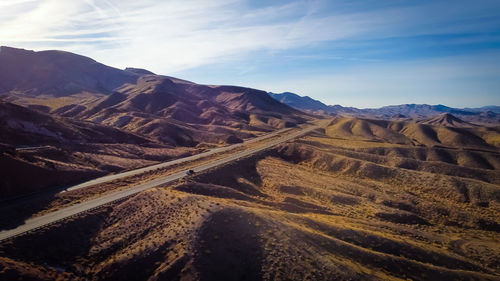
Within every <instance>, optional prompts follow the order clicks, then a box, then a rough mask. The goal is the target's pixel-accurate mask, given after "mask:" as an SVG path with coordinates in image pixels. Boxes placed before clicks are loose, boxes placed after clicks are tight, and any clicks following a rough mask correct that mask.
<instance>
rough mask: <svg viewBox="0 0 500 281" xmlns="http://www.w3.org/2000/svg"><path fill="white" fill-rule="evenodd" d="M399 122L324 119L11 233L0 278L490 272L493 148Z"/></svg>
mask: <svg viewBox="0 0 500 281" xmlns="http://www.w3.org/2000/svg"><path fill="white" fill-rule="evenodd" d="M413 124H416V123H413ZM401 125H403V127H404V124H401ZM351 126H352V128H351ZM398 126H399V125H398V123H391V122H387V121H380V122H378V121H376V120H364V119H340V120H333V121H332V124H330V125H329V126H328V127H327V128H326V133H325V131H323V130H321V129H319V130H317V131H315V132H313V133H311V134H310V135H308V136H304V137H302V138H300V139H297V140H295V141H291V142H288V143H284V144H282V145H280V146H278V147H275V148H273V149H270V150H269V151H263V152H261V153H259V154H257V155H253V156H251V157H248V158H245V159H240V160H238V161H235V162H232V163H228V164H227V165H224V166H221V167H217V168H214V169H213V170H210V171H206V172H203V173H200V174H196V175H194V176H192V177H190V178H188V179H186V180H184V181H181V182H178V183H176V184H172V185H168V186H164V187H158V188H154V189H150V190H147V191H144V192H141V193H140V194H138V195H136V196H133V197H131V198H129V199H127V200H125V201H123V202H117V203H116V204H114V205H111V206H107V207H105V208H101V209H98V210H94V211H93V212H89V213H87V214H85V215H83V216H81V217H78V218H74V219H72V220H68V221H65V222H61V223H59V224H55V225H52V226H49V227H47V228H45V229H42V230H40V231H39V232H37V233H32V234H29V235H26V236H23V237H19V238H16V239H14V240H13V241H10V242H9V243H6V244H4V245H0V254H1V255H2V256H3V257H4V258H3V259H0V267H4V268H6V269H9V270H6V272H7V273H5V274H4V275H3V276H7V274H11V276H15V277H16V278H17V277H18V276H25V277H26V278H27V277H33V278H35V280H43V278H45V279H49V278H50V277H52V278H56V277H57V278H59V279H61V280H79V279H82V280H85V279H88V278H89V276H91V277H93V278H94V279H95V280H123V279H134V280H498V276H500V264H499V263H498V261H499V257H500V250H499V248H498V247H497V245H498V243H499V236H498V232H499V231H500V222H499V215H498V214H499V207H498V206H499V204H498V203H499V200H500V192H499V184H500V177H499V173H498V169H500V162H499V158H498V151H497V150H492V151H478V150H468V149H467V148H463V149H455V148H441V147H431V146H415V145H413V144H411V143H408V144H405V143H400V144H395V143H391V141H394V140H395V141H398V140H399V138H403V139H404V137H406V136H405V134H404V133H403V132H402V133H400V134H398V130H403V128H402V127H401V128H398ZM420 126H424V127H428V128H432V129H433V130H436V128H437V127H439V126H431V125H422V124H420ZM441 127H442V128H445V127H443V126H441ZM331 130H333V131H334V132H337V131H338V132H342V133H345V134H346V135H345V136H344V138H337V137H331V136H329V134H330V133H331V132H330V131H331ZM369 136H372V138H373V137H376V138H379V141H372V140H361V139H360V138H361V137H363V138H368V137H369ZM382 138H385V140H387V141H381V139H382ZM70 234H71V235H70ZM61 253H63V254H61ZM139 269H140V270H139ZM58 270H59V271H58ZM1 274H2V273H1V272H0V276H2V275H1ZM36 278H38V279H36Z"/></svg>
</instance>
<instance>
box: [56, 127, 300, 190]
mask: <svg viewBox="0 0 500 281" xmlns="http://www.w3.org/2000/svg"><path fill="white" fill-rule="evenodd" d="M291 129H292V128H285V129H281V130H278V131H274V132H272V133H269V134H265V135H262V136H260V137H256V138H252V139H249V140H246V141H244V142H243V143H237V144H233V145H229V146H224V147H219V148H214V149H211V150H209V151H207V152H203V153H200V154H196V155H192V156H189V157H184V158H179V159H176V160H172V161H168V162H164V163H160V164H156V165H152V166H148V167H144V168H140V169H135V170H131V171H127V172H123V173H119V174H114V175H109V176H104V177H100V178H97V179H93V180H89V181H87V182H84V183H81V184H77V185H74V186H71V187H68V188H66V189H65V190H64V191H71V190H75V189H79V188H83V187H88V186H92V185H96V184H102V183H105V182H109V181H112V180H116V179H121V178H126V177H130V176H135V175H139V174H142V173H145V172H149V171H153V170H156V169H161V168H166V167H170V166H173V165H176V164H181V163H185V162H190V161H193V160H197V159H200V158H204V157H207V156H210V155H213V154H217V153H221V152H225V151H229V150H232V149H235V148H237V147H240V146H243V145H246V144H251V143H254V142H258V141H261V140H264V139H267V138H271V137H274V136H276V135H279V134H283V133H285V132H286V131H289V130H291ZM64 191H62V192H64Z"/></svg>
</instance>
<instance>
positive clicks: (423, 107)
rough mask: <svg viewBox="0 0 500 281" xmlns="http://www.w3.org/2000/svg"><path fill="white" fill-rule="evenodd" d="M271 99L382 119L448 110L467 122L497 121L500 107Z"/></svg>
mask: <svg viewBox="0 0 500 281" xmlns="http://www.w3.org/2000/svg"><path fill="white" fill-rule="evenodd" d="M269 94H270V95H271V96H272V97H273V98H274V99H276V100H278V101H280V102H282V103H285V104H288V105H290V106H292V107H295V108H297V109H300V110H304V111H308V112H312V113H316V114H318V113H320V114H321V113H326V114H335V115H337V114H338V115H348V116H358V117H368V118H382V119H393V118H396V119H402V118H412V119H426V118H430V117H435V116H438V115H441V114H443V113H449V114H453V115H457V116H460V118H462V119H465V120H466V121H471V122H472V121H473V122H481V123H498V122H500V120H499V117H500V116H499V114H500V106H484V107H481V108H464V109H460V108H452V107H448V106H445V105H441V104H438V105H428V104H401V105H390V106H384V107H381V108H365V109H358V108H354V107H343V106H340V105H325V104H324V103H322V102H320V101H318V100H314V99H312V98H310V97H308V96H299V95H297V94H293V93H287V92H286V93H282V94H274V93H269Z"/></svg>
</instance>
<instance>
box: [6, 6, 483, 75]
mask: <svg viewBox="0 0 500 281" xmlns="http://www.w3.org/2000/svg"><path fill="white" fill-rule="evenodd" d="M340 2H342V1H340ZM8 3H10V5H6V4H2V5H4V6H5V7H4V9H3V12H0V38H1V40H2V43H3V44H6V45H14V46H22V47H26V48H34V49H38V50H39V49H42V48H46V47H49V48H51V49H54V48H61V49H66V50H70V51H75V52H79V53H83V54H85V55H88V56H91V57H93V58H95V59H97V60H99V61H103V62H104V63H107V64H111V65H115V66H119V67H124V66H127V65H134V66H142V67H148V68H151V69H152V70H154V71H157V72H160V73H171V72H176V71H180V70H183V69H187V68H193V67H197V66H199V65H204V64H209V63H213V62H215V61H220V60H228V59H231V58H233V57H235V56H240V57H241V56H244V55H245V54H247V53H249V52H252V51H259V50H271V51H273V50H276V51H280V50H287V49H291V48H299V47H307V46H310V45H313V44H317V43H321V42H326V41H335V40H341V39H345V38H364V39H366V38H378V37H389V36H400V35H408V31H411V32H412V33H413V34H418V33H419V32H424V33H425V32H432V30H433V29H435V28H436V27H435V26H433V27H427V28H425V30H421V29H419V28H418V24H416V22H418V18H419V17H422V15H425V14H426V13H428V12H429V10H433V9H437V8H439V7H440V5H442V3H430V4H425V5H419V6H408V7H389V8H385V9H372V10H364V11H362V12H356V11H352V12H346V11H344V12H337V11H335V10H331V11H329V12H327V13H325V12H324V11H323V9H324V6H325V5H326V4H325V3H327V2H325V1H294V2H290V3H286V4H281V5H269V6H267V7H263V8H248V7H247V6H248V5H247V2H246V1H244V0H211V1H206V0H171V1H157V0H156V1H155V0H146V1H132V0H122V1H116V0H115V1H111V0H109V1H95V0H72V1H67V0H40V1H13V2H8ZM271 3H272V2H271ZM472 7H475V6H472ZM471 9H472V8H471ZM477 9H479V8H476V10H477ZM444 11H445V13H444V16H443V14H436V13H431V14H428V15H427V16H426V22H427V24H436V23H439V22H440V21H442V20H443V17H446V16H456V17H464V14H463V13H464V12H463V9H445V10H444ZM12 15H15V16H12ZM442 28H443V29H444V28H449V27H447V26H445V25H443V26H442Z"/></svg>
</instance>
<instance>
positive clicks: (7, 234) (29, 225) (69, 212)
mask: <svg viewBox="0 0 500 281" xmlns="http://www.w3.org/2000/svg"><path fill="white" fill-rule="evenodd" d="M317 128H319V126H308V127H305V128H303V129H301V130H299V131H296V132H293V133H289V134H285V135H284V136H282V137H280V138H277V139H274V140H270V141H269V142H267V143H265V144H262V145H259V146H258V147H255V148H251V149H247V150H244V151H241V152H238V153H235V154H232V155H229V156H227V157H224V158H222V159H218V160H215V161H213V162H210V163H206V164H203V165H199V166H196V167H194V168H193V170H194V171H195V172H201V171H204V170H207V169H210V168H214V167H217V166H219V165H222V164H225V163H228V162H231V161H234V160H236V159H239V158H242V157H245V156H248V155H251V154H254V153H257V152H259V151H262V150H265V149H268V148H270V147H273V146H275V145H277V144H280V143H283V142H285V141H288V140H291V139H294V138H296V137H299V136H301V135H304V134H306V133H308V132H310V131H312V130H314V129H317ZM283 132H284V130H280V131H277V132H275V133H273V134H274V135H277V134H280V133H283ZM269 136H270V134H268V135H266V137H269ZM266 137H264V136H262V137H260V139H259V138H256V139H252V140H251V141H247V142H246V143H249V142H255V141H258V140H261V139H265V138H266ZM240 145H241V144H240ZM232 148H234V146H228V147H223V148H220V149H221V150H218V151H217V152H221V151H224V149H227V150H229V149H232ZM213 151H214V150H212V151H210V153H217V152H213ZM197 156H199V155H197ZM194 159H196V158H194ZM191 160H192V159H191ZM165 164H166V163H165ZM159 165H162V164H159ZM156 166H158V165H156ZM153 167H154V166H152V167H147V168H149V169H156V168H158V167H156V168H153ZM147 168H143V169H147ZM139 170H142V169H139ZM134 171H138V170H134ZM134 171H130V172H134ZM144 171H147V170H142V171H141V172H144ZM137 173H140V172H137ZM123 174H126V173H123ZM123 174H120V175H122V176H123ZM129 175H132V174H129ZM129 175H126V176H129ZM113 176H118V175H113ZM113 176H110V177H113ZM185 176H186V173H185V172H184V171H182V172H178V173H175V174H172V175H168V176H165V177H160V178H157V179H154V180H152V181H149V182H146V183H143V184H139V185H136V186H134V187H131V188H128V189H125V190H120V191H116V192H113V193H110V194H106V195H103V196H101V197H99V198H96V199H91V200H88V201H84V202H82V203H79V204H75V205H72V206H69V207H66V208H63V209H60V210H57V211H54V212H51V213H48V214H46V215H43V216H39V217H35V218H32V219H28V220H26V221H25V222H24V224H23V225H20V226H18V227H17V228H14V229H11V230H5V231H2V232H0V241H2V240H5V239H8V238H11V237H14V236H16V235H20V234H23V233H25V232H28V231H32V230H36V229H37V228H40V227H42V226H45V225H48V224H51V223H54V222H57V221H60V220H63V219H66V218H68V217H71V216H73V215H76V214H79V213H82V212H85V211H89V210H91V209H94V208H97V207H99V206H102V205H105V204H108V203H111V202H114V201H118V200H120V199H124V198H127V197H129V196H131V195H134V194H136V193H139V192H141V191H144V190H146V189H149V188H152V187H155V186H159V185H162V184H167V183H170V182H172V181H175V180H178V179H181V178H183V177H185ZM104 178H108V179H107V180H109V177H104ZM101 179H102V178H101ZM103 181H104V180H103ZM95 183H96V182H94V183H92V184H95ZM97 183H99V182H97ZM88 185H91V184H90V183H88ZM81 187H83V186H81ZM81 187H80V188H81Z"/></svg>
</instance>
